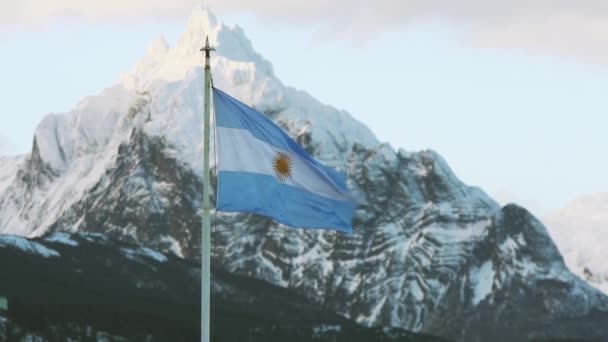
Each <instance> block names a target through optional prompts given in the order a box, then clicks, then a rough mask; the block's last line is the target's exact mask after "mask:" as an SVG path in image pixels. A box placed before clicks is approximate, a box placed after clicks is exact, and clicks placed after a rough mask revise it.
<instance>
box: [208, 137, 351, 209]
mask: <svg viewBox="0 0 608 342" xmlns="http://www.w3.org/2000/svg"><path fill="white" fill-rule="evenodd" d="M217 139H218V171H237V172H250V173H258V174H264V175H270V176H273V177H275V178H276V174H275V171H274V168H273V163H274V158H275V156H276V155H277V154H278V153H279V152H283V153H287V154H288V155H289V156H290V157H291V161H292V176H291V177H289V178H287V179H286V180H285V182H284V184H286V185H290V186H293V187H296V188H300V189H304V190H306V191H309V192H312V193H315V194H318V195H321V196H325V197H328V198H331V199H335V200H338V201H343V200H348V198H347V197H346V196H344V194H342V193H341V192H340V191H339V190H338V189H336V187H335V186H334V185H332V184H331V181H330V180H329V179H325V177H321V176H320V175H319V174H318V173H317V172H316V171H315V170H314V166H313V165H311V164H310V163H308V162H307V161H306V160H304V159H302V158H301V157H300V156H299V155H298V154H296V153H295V152H293V151H285V150H283V149H280V148H277V147H275V146H272V145H270V144H268V143H266V142H264V141H262V140H260V139H258V138H256V137H254V136H253V134H251V132H249V131H248V130H246V129H240V128H229V127H223V126H217ZM277 182H279V180H278V179H277Z"/></svg>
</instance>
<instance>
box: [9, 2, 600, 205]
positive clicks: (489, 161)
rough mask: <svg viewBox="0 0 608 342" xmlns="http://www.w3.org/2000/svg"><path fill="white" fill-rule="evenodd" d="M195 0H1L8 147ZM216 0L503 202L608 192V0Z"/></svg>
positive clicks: (109, 78)
mask: <svg viewBox="0 0 608 342" xmlns="http://www.w3.org/2000/svg"><path fill="white" fill-rule="evenodd" d="M488 3H491V4H492V5H491V6H490V5H488ZM195 5H196V1H191V0H176V1H161V0H155V1H146V2H144V1H140V0H123V1H120V2H119V1H111V0H108V1H96V0H92V1H88V2H80V1H72V0H54V1H42V0H25V1H21V2H18V3H16V4H15V3H13V4H0V56H1V57H0V75H2V81H1V82H0V93H1V94H3V96H2V99H3V105H2V107H1V108H2V111H1V112H0V118H1V119H2V125H0V155H6V154H21V153H26V152H27V151H28V150H29V149H30V147H31V140H32V134H33V131H34V128H35V126H36V125H37V123H38V122H39V121H40V120H41V118H42V117H43V116H44V115H45V114H46V113H49V112H63V111H68V110H70V109H71V108H73V107H74V106H75V104H76V103H77V102H78V101H79V100H81V99H82V98H83V97H85V96H89V95H95V94H97V93H99V91H100V90H101V89H103V88H104V87H107V86H110V85H112V84H113V83H115V82H117V81H118V79H119V76H120V74H121V73H122V72H125V71H128V70H130V69H131V68H133V66H134V65H135V63H136V62H137V61H138V60H139V59H140V58H141V57H142V56H143V55H144V53H145V51H146V49H147V47H148V45H149V44H150V43H151V42H152V41H153V40H154V39H155V38H156V37H158V36H160V35H164V36H165V37H166V38H167V40H168V41H169V42H170V43H172V42H175V41H176V40H177V37H179V34H180V33H181V31H182V30H183V29H184V27H185V24H186V20H187V17H188V12H189V11H190V10H191V8H192V7H193V6H195ZM209 6H210V8H211V9H212V10H213V11H214V12H215V13H216V15H217V16H218V18H219V19H220V20H221V21H223V22H225V23H226V24H229V25H239V26H241V27H243V29H244V31H245V33H246V34H247V36H248V37H249V38H250V39H251V41H252V42H253V46H254V48H255V49H256V50H257V51H258V52H259V53H261V54H262V55H263V56H264V57H265V58H266V59H268V60H270V61H271V62H272V64H273V66H274V69H275V73H276V74H277V75H278V77H279V78H280V79H281V80H282V81H283V82H284V83H285V84H287V85H290V86H294V87H296V88H299V89H303V90H305V91H307V92H309V93H310V94H311V95H313V96H314V97H316V98H317V99H319V100H321V101H322V102H324V103H327V104H331V105H333V106H335V107H337V108H340V109H345V110H347V111H349V112H350V113H351V114H352V115H353V116H354V117H355V118H357V119H359V120H360V121H362V122H364V123H365V124H366V125H368V126H369V127H370V128H371V129H372V131H373V132H374V133H375V134H376V135H377V137H378V138H379V139H380V140H381V141H387V142H389V143H390V144H391V145H392V146H393V147H395V148H404V149H406V150H409V151H416V150H423V149H433V150H436V151H438V152H439V153H440V154H441V155H442V156H443V157H444V158H445V159H446V160H447V162H448V163H449V165H450V166H451V167H452V168H453V170H454V171H455V173H456V175H457V176H459V177H460V178H461V179H462V180H463V181H465V182H466V183H468V184H471V185H476V186H480V187H481V188H483V189H484V190H486V192H488V193H489V194H490V195H491V196H493V197H495V198H496V199H497V200H499V201H500V202H502V203H505V202H510V201H514V202H517V203H520V204H523V205H524V206H526V207H528V208H529V209H531V210H532V211H533V212H534V213H535V214H537V215H544V214H546V213H549V212H552V211H555V210H557V209H559V208H561V207H562V206H564V205H565V204H567V203H568V202H569V201H571V200H572V199H574V198H575V197H578V196H580V195H583V194H587V193H595V192H605V191H608V178H606V177H605V176H606V175H607V174H608V158H605V157H604V154H605V150H606V147H608V135H606V127H608V100H606V96H605V89H608V4H605V1H582V0H581V1H577V2H573V1H566V0H563V1H562V0H552V1H549V0H536V1H520V0H510V1H506V0H494V1H490V2H488V1H483V2H482V1H478V0H462V1H459V2H457V4H456V2H453V1H447V0H445V1H442V0H433V1H418V0H408V1H399V2H395V1H390V0H378V1H375V2H358V1H354V2H353V1H345V0H338V1H335V2H327V1H320V0H319V1H317V0H309V1H299V0H293V1H290V2H278V1H270V0H260V1H256V2H251V1H244V0H224V1H222V2H217V3H215V2H213V1H211V2H210V3H209ZM328 13H331V15H328Z"/></svg>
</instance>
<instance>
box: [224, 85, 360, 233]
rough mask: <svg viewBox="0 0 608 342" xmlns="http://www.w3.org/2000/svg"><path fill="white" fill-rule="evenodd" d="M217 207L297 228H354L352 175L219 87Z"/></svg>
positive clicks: (349, 230) (354, 205)
mask: <svg viewBox="0 0 608 342" xmlns="http://www.w3.org/2000/svg"><path fill="white" fill-rule="evenodd" d="M213 100H214V104H215V122H216V132H217V148H218V162H217V171H218V177H219V181H218V182H219V184H218V195H217V196H218V200H217V202H218V203H217V210H219V211H228V212H249V213H256V214H260V215H264V216H269V217H271V218H273V219H274V220H276V221H278V222H281V223H283V224H286V225H288V226H292V227H296V228H321V229H337V230H341V231H344V232H349V233H350V232H352V223H351V221H352V216H353V211H354V209H355V207H356V204H355V202H354V200H353V197H352V196H351V194H350V193H349V191H348V189H347V187H346V177H345V175H343V174H340V173H338V172H337V171H336V170H334V169H332V168H329V167H327V166H324V165H323V164H321V163H320V162H318V161H316V160H315V159H313V158H312V157H311V156H310V155H309V154H308V153H307V152H306V151H304V149H303V148H302V147H301V146H300V145H298V143H296V142H295V141H293V139H291V138H290V137H289V136H288V135H287V133H285V132H284V131H283V130H282V129H281V128H280V127H279V126H277V125H275V124H274V123H273V122H272V121H271V120H269V119H268V118H267V117H266V116H264V115H263V114H260V113H259V112H257V111H255V110H254V109H253V108H250V107H248V106H247V105H245V104H243V103H241V102H239V101H237V100H236V99H234V98H232V97H230V96H228V95H227V94H226V93H224V92H222V91H221V90H218V89H216V88H213Z"/></svg>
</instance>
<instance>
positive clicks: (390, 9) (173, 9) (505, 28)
mask: <svg viewBox="0 0 608 342" xmlns="http://www.w3.org/2000/svg"><path fill="white" fill-rule="evenodd" d="M199 3H200V1H197V0H89V1H82V0H21V1H4V2H3V3H2V4H0V23H2V24H0V25H4V26H5V27H6V26H7V25H21V26H26V27H32V26H38V25H44V24H48V23H50V22H53V21H55V20H58V19H59V20H60V19H62V18H66V17H79V18H84V19H85V20H91V21H108V20H125V19H127V20H132V19H137V18H156V19H174V18H177V17H180V16H183V15H184V14H185V13H186V12H187V11H188V10H189V9H190V8H192V7H194V6H196V5H197V4H199ZM208 3H209V5H210V7H211V8H213V9H214V10H217V11H218V12H220V14H222V13H250V14H253V15H255V16H256V17H258V18H260V19H263V20H269V21H273V22H281V23H287V24H296V25H315V26H319V27H321V28H322V29H326V30H329V32H331V33H332V34H338V35H340V36H342V37H344V36H346V37H351V38H352V39H362V38H370V37H373V35H374V34H377V33H380V32H382V31H385V30H389V29H394V28H399V27H404V26H407V25H409V24H411V23H413V22H416V21H423V20H428V19H438V20H442V21H446V22H449V23H452V24H455V25H460V26H464V27H466V28H468V29H470V32H471V39H472V40H471V41H472V42H473V43H474V44H475V45H478V46H482V47H495V48H516V49H525V50H529V51H533V52H540V53H549V54H555V55H560V56H566V57H573V58H577V59H579V60H581V61H585V62H591V63H595V64H604V65H606V64H608V62H607V61H608V1H605V0H459V1H454V0H376V1H362V0H334V1H327V0H305V1H304V0H291V1H276V0H256V1H251V0H210V1H208Z"/></svg>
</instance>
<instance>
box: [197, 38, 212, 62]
mask: <svg viewBox="0 0 608 342" xmlns="http://www.w3.org/2000/svg"><path fill="white" fill-rule="evenodd" d="M200 51H205V57H209V52H210V51H215V48H214V47H212V46H211V45H209V36H207V38H205V46H203V47H202V48H201V49H200Z"/></svg>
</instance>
